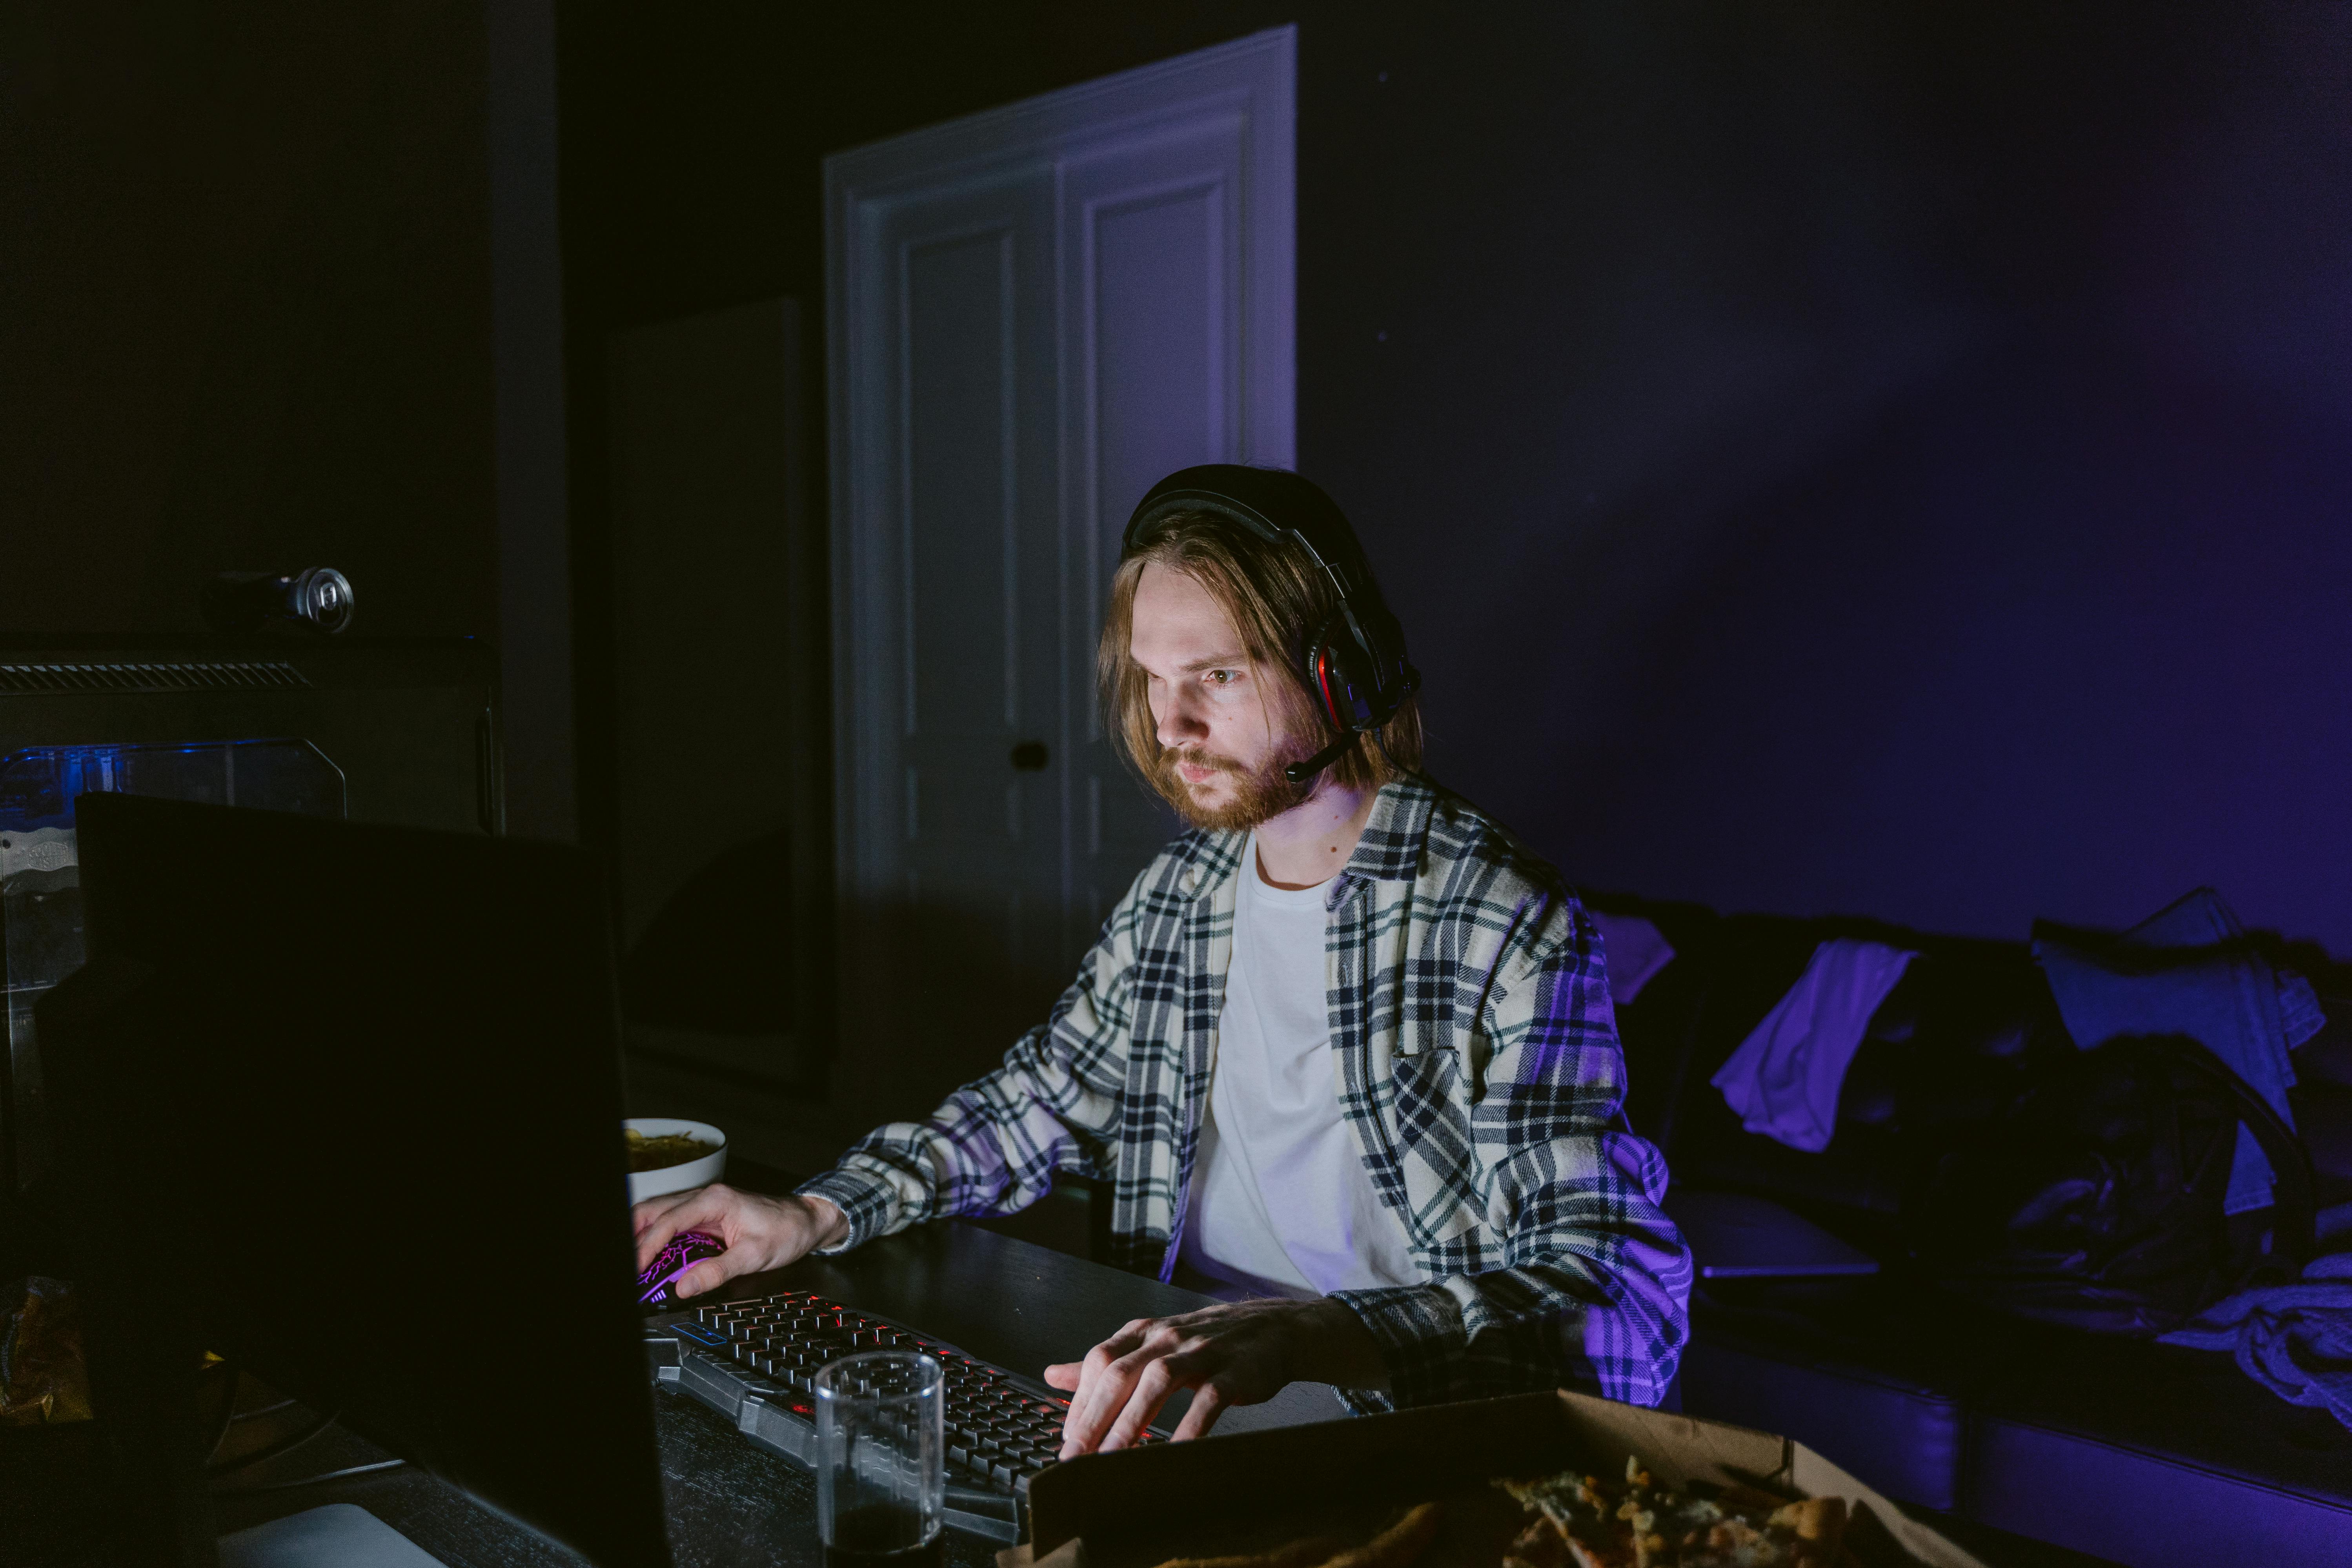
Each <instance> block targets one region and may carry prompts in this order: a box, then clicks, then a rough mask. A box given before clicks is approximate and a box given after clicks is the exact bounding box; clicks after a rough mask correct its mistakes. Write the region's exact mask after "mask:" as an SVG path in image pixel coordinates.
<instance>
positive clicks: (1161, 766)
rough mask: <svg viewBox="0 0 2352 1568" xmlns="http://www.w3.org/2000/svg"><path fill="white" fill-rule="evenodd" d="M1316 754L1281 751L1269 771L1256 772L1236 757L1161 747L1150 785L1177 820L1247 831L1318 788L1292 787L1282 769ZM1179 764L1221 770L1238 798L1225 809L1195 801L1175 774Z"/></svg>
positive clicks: (1209, 828)
mask: <svg viewBox="0 0 2352 1568" xmlns="http://www.w3.org/2000/svg"><path fill="white" fill-rule="evenodd" d="M1312 755H1314V752H1312V751H1311V750H1299V749H1298V748H1297V747H1291V746H1285V747H1280V748H1277V749H1276V752H1275V754H1274V756H1273V758H1272V759H1271V760H1269V761H1268V762H1267V763H1265V766H1264V767H1262V768H1260V769H1258V770H1257V771H1256V772H1255V773H1252V772H1249V771H1248V770H1246V769H1244V767H1243V766H1242V764H1241V763H1237V762H1235V761H1234V759H1233V758H1231V757H1217V756H1212V755H1210V754H1209V753H1208V752H1190V751H1181V750H1177V749H1174V748H1162V749H1161V751H1160V755H1159V757H1158V758H1157V759H1156V760H1155V761H1154V762H1153V763H1152V765H1151V787H1152V788H1154V789H1156V790H1158V791H1159V792H1160V795H1161V796H1162V797H1163V798H1164V799H1165V800H1166V801H1167V802H1168V804H1169V805H1172V806H1174V807H1175V808H1176V815H1177V816H1181V817H1182V818H1183V819H1184V820H1185V821H1186V822H1189V823H1191V824H1192V826H1195V827H1198V828H1201V829H1203V830H1204V831H1206V832H1210V833H1246V832H1248V831H1249V830H1250V829H1251V828H1253V827H1255V826H1258V825H1259V824H1260V823H1264V822H1271V821H1272V820H1274V818H1276V817H1277V816H1281V815H1282V814H1283V813H1284V812H1286V811H1288V810H1289V809H1290V808H1291V807H1292V806H1294V805H1297V804H1298V803H1299V802H1300V801H1302V800H1305V799H1306V798H1307V795H1308V793H1309V792H1310V791H1311V790H1312V789H1313V788H1314V785H1313V784H1311V783H1309V784H1292V783H1291V782H1290V781H1289V780H1288V779H1286V778H1285V777H1283V776H1282V770H1283V769H1284V768H1286V767H1288V766H1289V765H1290V764H1291V763H1297V762H1304V761H1305V760H1306V759H1307V758H1308V757H1310V756H1312ZM1179 763H1190V764H1192V766H1194V767H1202V768H1214V769H1216V770H1217V772H1219V773H1223V775H1225V777H1227V778H1228V779H1231V780H1232V781H1233V783H1234V794H1233V797H1232V798H1231V799H1230V800H1228V801H1226V802H1225V803H1224V804H1223V805H1216V806H1204V805H1200V804H1199V803H1198V802H1197V801H1195V800H1194V799H1193V798H1192V784H1189V783H1187V782H1186V780H1185V778H1184V775H1183V774H1181V773H1178V772H1177V771H1176V769H1177V765H1178V764H1179Z"/></svg>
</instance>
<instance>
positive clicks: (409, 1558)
mask: <svg viewBox="0 0 2352 1568" xmlns="http://www.w3.org/2000/svg"><path fill="white" fill-rule="evenodd" d="M220 1561H221V1568H444V1564H443V1563H442V1562H441V1560H440V1559H439V1558H437V1557H435V1556H431V1555H429V1554H428V1553H427V1552H425V1550H424V1548H422V1547H420V1546H418V1545H417V1544H416V1543H415V1542H413V1541H411V1540H409V1539H408V1537H406V1536H404V1535H403V1534H401V1533H400V1531H396V1530H394V1529H393V1528H392V1526H390V1525H388V1524H386V1523H384V1521H382V1520H380V1519H378V1518H376V1516H375V1515H373V1514H372V1513H370V1512H369V1511H368V1510H365V1509H363V1508H362V1507H360V1506H359V1505H358V1504H357V1503H348V1502H331V1503H329V1504H327V1505H326V1506H325V1507H324V1508H314V1509H307V1510H304V1511H302V1512H300V1513H294V1514H289V1515H287V1516H286V1517H285V1518H284V1519H273V1520H271V1521H269V1522H268V1524H257V1525H255V1526H254V1527H253V1528H252V1529H251V1530H240V1531H235V1532H234V1533H232V1534H228V1535H224V1536H222V1537H221V1538H220Z"/></svg>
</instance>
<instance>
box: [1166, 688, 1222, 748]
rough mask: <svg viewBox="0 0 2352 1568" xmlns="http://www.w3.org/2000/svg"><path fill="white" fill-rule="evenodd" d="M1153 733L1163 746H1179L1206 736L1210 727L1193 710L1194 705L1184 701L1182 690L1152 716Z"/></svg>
mask: <svg viewBox="0 0 2352 1568" xmlns="http://www.w3.org/2000/svg"><path fill="white" fill-rule="evenodd" d="M1152 731H1153V733H1154V734H1156V735H1157V736H1158V737H1159V740H1160V744H1161V745H1163V746H1178V745H1181V744H1183V743H1184V742H1187V741H1197V740H1199V739H1200V738H1201V737H1202V736H1203V735H1206V734H1207V733H1208V732H1209V726H1208V725H1207V724H1205V723H1203V722H1202V719H1201V716H1200V715H1199V714H1198V713H1196V712H1194V711H1193V710H1192V704H1191V703H1190V702H1188V701H1186V700H1184V694H1183V692H1181V690H1180V691H1178V692H1176V693H1175V694H1174V695H1172V696H1171V697H1170V698H1169V700H1167V702H1166V703H1165V704H1163V705H1162V706H1161V708H1160V711H1159V712H1157V713H1155V714H1153V715H1152Z"/></svg>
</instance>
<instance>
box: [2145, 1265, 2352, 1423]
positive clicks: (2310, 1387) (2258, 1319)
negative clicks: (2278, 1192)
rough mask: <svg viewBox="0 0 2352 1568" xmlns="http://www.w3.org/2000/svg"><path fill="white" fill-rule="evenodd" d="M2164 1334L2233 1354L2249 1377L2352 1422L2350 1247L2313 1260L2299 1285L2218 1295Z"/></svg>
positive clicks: (2169, 1339) (2290, 1399)
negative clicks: (2182, 1324)
mask: <svg viewBox="0 0 2352 1568" xmlns="http://www.w3.org/2000/svg"><path fill="white" fill-rule="evenodd" d="M2163 1339H2164V1342H2165V1343H2166V1344H2168V1345H2188V1346H2189V1347H2191V1348H2192V1349H2196V1350H2203V1351H2231V1352H2235V1353H2236V1355H2237V1358H2238V1364H2239V1365H2240V1366H2241V1367H2242V1368H2244V1369H2245V1373H2246V1375H2247V1376H2248V1377H2251V1378H2252V1379H2253V1380H2254V1381H2255V1382H2256V1383H2259V1384H2262V1385H2263V1387H2264V1388H2267V1389H2269V1390H2270V1391H2271V1392H2272V1393H2273V1394H2277V1395H2278V1396H2279V1397H2280V1398H2281V1399H2284V1400H2285V1401H2286V1402H2287V1403H2288V1404H2289V1405H2318V1406H2322V1407H2325V1408H2326V1410H2327V1411H2328V1412H2329V1413H2330V1414H2332V1415H2334V1416H2335V1417H2336V1419H2337V1420H2338V1421H2341V1422H2343V1423H2344V1425H2345V1426H2352V1252H2336V1253H2330V1254H2329V1255H2327V1256H2326V1257H2325V1258H2313V1259H2312V1260H2311V1262H2310V1263H2309V1264H2308V1265H2306V1266H2305V1268H2304V1271H2303V1279H2301V1280H2300V1281H2299V1282H2298V1283H2295V1284H2293V1285H2270V1286H2265V1287H2263V1289H2257V1290H2242V1291H2240V1292H2239V1293H2238V1294H2237V1295H2235V1296H2231V1297H2229V1298H2228V1299H2226V1300H2221V1301H2216V1302H2214V1303H2213V1305H2211V1306H2210V1307H2208V1308H2206V1309H2205V1310H2203V1311H2201V1312H2200V1313H2198V1314H2197V1316H2196V1318H2195V1319H2194V1320H2192V1321H2190V1323H2189V1326H2188V1327H2187V1328H2185V1329H2180V1330H2177V1331H2174V1332H2172V1333H2168V1334H2166V1335H2164V1336H2163Z"/></svg>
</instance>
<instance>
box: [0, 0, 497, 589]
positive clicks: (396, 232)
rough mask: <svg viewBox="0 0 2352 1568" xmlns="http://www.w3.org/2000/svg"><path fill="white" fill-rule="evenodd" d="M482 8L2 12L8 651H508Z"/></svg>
mask: <svg viewBox="0 0 2352 1568" xmlns="http://www.w3.org/2000/svg"><path fill="white" fill-rule="evenodd" d="M486 59H487V56H486V49H485V44H484V37H483V19H482V7H481V4H480V0H457V3H451V0H369V3H368V4H365V5H346V4H338V5H310V4H301V3H297V0H275V3H268V4H239V5H225V6H201V7H199V6H185V7H166V6H135V7H134V6H121V5H86V4H77V3H70V0H23V3H20V4H16V5H8V6H5V7H0V631H5V632H11V633H29V634H34V635H39V636H47V635H53V634H58V633H76V632H121V631H178V630H184V629H190V628H194V626H197V625H198V624H199V621H198V617H197V615H196V595H197V590H198V588H199V586H200V584H201V583H202V582H203V580H204V578H205V576H207V575H209V574H212V573H214V572H216V571H221V570H224V569H231V568H254V567H282V566H289V565H304V564H329V565H334V566H339V567H341V568H342V569H343V570H344V571H346V572H347V573H349V574H351V576H352V582H353V584H354V585H355V588H356V590H357V595H358V605H359V618H358V621H357V629H359V630H361V631H364V632H369V633H376V634H394V635H450V634H464V633H480V634H491V633H495V631H496V629H497V627H496V626H495V620H496V610H497V549H496V538H495V518H494V508H493V491H492V447H491V357H490V341H489V334H490V313H489V301H490V289H489V247H488V234H489V217H488V186H487V179H488V175H487V132H486V130H485V121H484V95H485V91H486V69H487V67H486Z"/></svg>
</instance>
